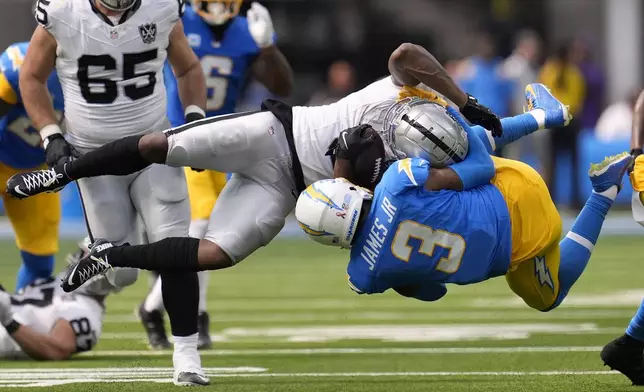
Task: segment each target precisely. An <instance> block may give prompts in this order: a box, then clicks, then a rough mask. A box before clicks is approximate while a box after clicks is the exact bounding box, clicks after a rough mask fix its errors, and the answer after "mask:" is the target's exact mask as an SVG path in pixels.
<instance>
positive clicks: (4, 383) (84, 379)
mask: <svg viewBox="0 0 644 392" xmlns="http://www.w3.org/2000/svg"><path fill="white" fill-rule="evenodd" d="M77 370H79V369H77ZM103 370H105V369H103ZM124 370H125V369H124ZM144 370H145V369H139V371H136V372H131V373H129V374H131V375H132V377H127V376H125V377H123V376H124V375H125V374H126V373H124V374H123V375H121V376H118V377H116V378H112V377H111V376H107V377H101V376H100V373H99V374H96V373H94V374H90V373H86V374H83V373H82V372H77V373H76V374H75V375H74V376H73V377H71V378H68V379H60V378H55V379H45V378H40V379H39V380H34V379H33V378H27V377H25V378H22V379H11V380H8V379H6V378H4V377H0V387H5V388H6V387H15V388H37V387H44V388H46V387H52V386H56V385H66V384H76V383H99V382H100V383H133V382H153V383H170V382H172V379H171V378H159V376H160V375H159V374H157V373H154V374H145V373H144ZM171 372H172V370H171V369H167V373H166V374H171ZM206 373H207V375H208V376H209V377H210V378H280V377H283V378H338V377H341V378H346V377H352V378H353V377H481V376H488V377H525V376H549V377H552V376H600V375H601V376H603V375H618V374H619V373H617V372H612V371H596V370H595V371H594V370H581V371H579V370H570V371H568V370H553V371H540V372H344V373H233V374H225V373H224V374H220V373H211V372H209V371H208V370H206ZM24 375H25V376H27V374H26V373H25V374H24ZM20 381H23V382H20Z"/></svg>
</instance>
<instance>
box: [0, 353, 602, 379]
mask: <svg viewBox="0 0 644 392" xmlns="http://www.w3.org/2000/svg"><path fill="white" fill-rule="evenodd" d="M601 349H602V348H601V347H600V346H538V347H427V348H302V349H299V348H294V349H246V350H245V349H239V350H204V351H200V354H201V355H202V356H272V355H344V354H383V355H385V354H424V355H432V354H513V353H562V352H599V351H600V350H601ZM170 355H172V352H171V351H151V350H141V351H137V350H124V351H117V350H95V351H90V352H86V353H82V354H80V356H81V357H138V356H150V357H154V356H170ZM8 371H11V370H8ZM1 373H2V371H0V374H1Z"/></svg>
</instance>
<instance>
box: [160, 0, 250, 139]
mask: <svg viewBox="0 0 644 392" xmlns="http://www.w3.org/2000/svg"><path fill="white" fill-rule="evenodd" d="M182 20H183V28H184V31H185V33H186V36H187V37H188V43H189V44H190V46H191V47H192V50H193V51H194V52H195V54H196V55H197V57H198V58H199V61H201V66H202V68H203V71H204V74H205V76H206V87H207V93H208V97H207V98H208V100H207V101H206V116H207V117H211V116H218V115H221V114H229V113H232V112H234V111H235V106H236V105H237V102H238V101H239V100H240V99H241V93H242V90H243V89H244V86H245V84H246V79H247V75H248V71H249V68H250V66H251V65H252V63H253V61H254V60H255V58H256V57H257V56H258V55H259V52H260V48H259V47H258V46H257V44H256V43H255V41H254V40H253V37H252V36H251V35H250V32H249V31H248V21H247V20H246V18H245V17H242V16H237V17H235V18H234V19H233V20H232V21H231V22H230V25H229V26H228V28H227V29H226V31H225V32H224V35H223V38H222V40H221V41H219V42H216V41H215V36H214V34H213V32H212V31H211V29H210V26H209V25H208V24H207V23H206V22H204V21H203V19H201V17H200V16H199V15H197V13H196V12H195V11H194V10H193V9H192V8H191V7H186V11H185V13H184V14H183V19H182ZM164 78H165V84H166V89H167V94H168V117H169V118H170V122H171V123H172V126H173V127H176V126H179V125H182V124H183V123H184V113H183V107H182V105H181V100H180V99H179V93H178V90H177V81H176V79H175V78H174V74H173V73H172V68H171V67H170V65H169V64H168V63H166V65H165V69H164Z"/></svg>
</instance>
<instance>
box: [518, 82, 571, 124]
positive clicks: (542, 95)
mask: <svg viewBox="0 0 644 392" xmlns="http://www.w3.org/2000/svg"><path fill="white" fill-rule="evenodd" d="M525 101H526V107H527V111H531V110H535V109H541V110H543V111H544V112H545V118H543V119H537V121H538V122H539V126H540V128H557V127H563V126H566V125H568V124H570V120H572V115H571V114H570V111H569V110H568V106H566V105H564V104H563V103H561V102H560V101H559V100H557V98H555V97H554V96H553V95H552V93H551V92H550V90H549V89H548V87H546V86H545V85H543V84H541V83H530V84H529V85H527V86H526V88H525Z"/></svg>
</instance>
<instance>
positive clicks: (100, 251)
mask: <svg viewBox="0 0 644 392" xmlns="http://www.w3.org/2000/svg"><path fill="white" fill-rule="evenodd" d="M113 247H114V245H113V244H112V243H111V242H108V241H107V240H104V239H97V240H96V241H95V242H94V243H93V244H92V245H91V246H90V251H89V254H88V255H87V256H85V257H82V258H81V259H80V260H79V261H77V262H75V263H73V264H70V265H69V267H67V272H66V273H65V275H64V276H63V278H62V279H61V281H62V284H61V285H60V286H61V287H62V288H63V291H65V292H66V293H70V292H72V291H74V290H76V289H77V288H79V287H81V286H82V285H83V284H85V282H87V281H88V280H90V279H92V278H93V277H95V276H97V275H101V274H104V273H105V272H107V270H109V269H111V268H112V266H111V265H110V263H108V262H107V256H106V255H105V253H106V251H107V250H108V249H110V248H113Z"/></svg>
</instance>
